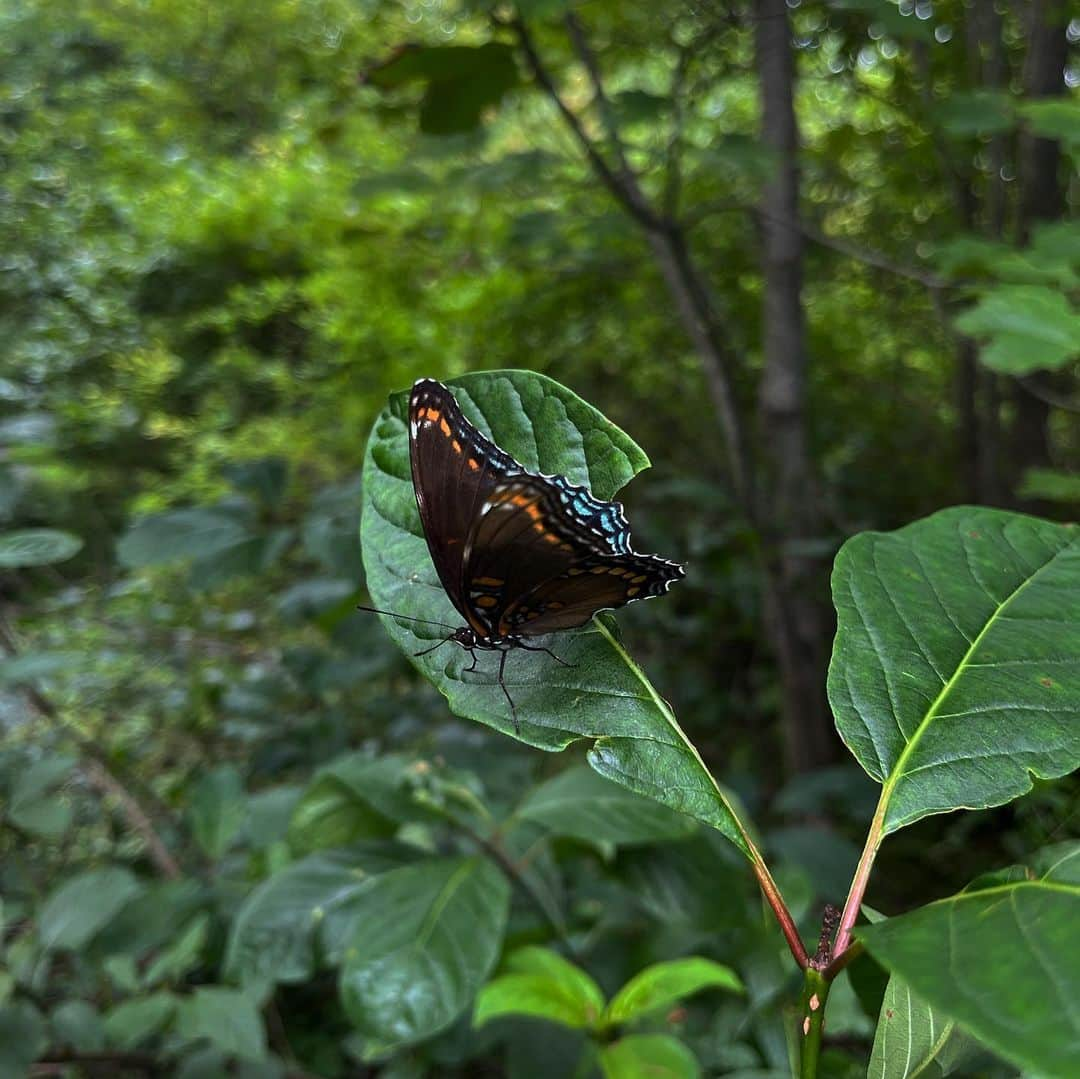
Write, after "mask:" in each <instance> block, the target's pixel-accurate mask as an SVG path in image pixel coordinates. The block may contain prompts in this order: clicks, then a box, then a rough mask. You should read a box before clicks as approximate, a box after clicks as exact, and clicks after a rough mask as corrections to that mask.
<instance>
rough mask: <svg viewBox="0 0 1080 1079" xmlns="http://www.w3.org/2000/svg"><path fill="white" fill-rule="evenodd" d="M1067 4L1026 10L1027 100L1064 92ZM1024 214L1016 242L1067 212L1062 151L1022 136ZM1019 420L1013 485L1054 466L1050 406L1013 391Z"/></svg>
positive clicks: (1046, 0)
mask: <svg viewBox="0 0 1080 1079" xmlns="http://www.w3.org/2000/svg"><path fill="white" fill-rule="evenodd" d="M1065 27H1066V18H1065V3H1064V0H1031V2H1030V4H1029V5H1028V7H1027V28H1026V29H1027V55H1026V57H1025V60H1024V77H1023V82H1024V94H1025V96H1026V97H1029V98H1040V97H1055V96H1059V95H1061V94H1063V93H1064V92H1065V82H1064V68H1065V61H1066V58H1067V53H1068V44H1067V39H1066V36H1065ZM1017 171H1018V175H1019V177H1020V209H1019V214H1018V215H1017V239H1018V240H1019V242H1020V243H1021V244H1026V243H1027V242H1028V241H1029V240H1030V238H1031V231H1032V227H1033V226H1034V225H1035V224H1037V223H1038V222H1040V221H1054V220H1057V219H1058V218H1060V217H1061V216H1062V214H1063V213H1064V211H1065V189H1064V185H1063V184H1062V181H1061V176H1060V172H1061V147H1060V145H1059V144H1058V142H1057V141H1056V140H1055V139H1044V138H1039V137H1037V136H1035V135H1032V134H1031V133H1029V132H1023V133H1022V134H1021V136H1020V146H1019V168H1018V170H1017ZM1013 401H1014V407H1015V416H1014V420H1013V427H1012V431H1011V436H1012V437H1011V451H1012V452H1011V455H1010V456H1011V462H1010V463H1011V465H1012V474H1013V478H1014V481H1018V480H1019V479H1020V478H1021V477H1022V476H1023V474H1024V472H1025V471H1026V470H1027V469H1029V468H1040V467H1046V466H1048V465H1049V464H1050V440H1049V436H1048V432H1047V422H1048V420H1049V418H1050V409H1049V407H1048V406H1047V404H1046V402H1045V401H1043V400H1041V399H1039V398H1038V397H1036V396H1034V395H1033V394H1032V393H1030V392H1029V391H1028V390H1026V389H1025V388H1024V387H1023V385H1022V384H1020V383H1015V384H1014V386H1013Z"/></svg>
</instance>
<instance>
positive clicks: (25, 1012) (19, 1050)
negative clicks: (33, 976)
mask: <svg viewBox="0 0 1080 1079" xmlns="http://www.w3.org/2000/svg"><path fill="white" fill-rule="evenodd" d="M47 1044H48V1038H47V1032H46V1029H45V1020H44V1019H42V1017H41V1012H39V1011H38V1010H37V1008H35V1007H34V1006H33V1004H30V1003H28V1002H27V1001H24V1000H17V1001H15V1002H14V1003H13V1004H9V1005H8V1006H7V1007H6V1008H0V1079H24V1077H25V1076H26V1075H28V1074H29V1072H30V1065H31V1064H33V1063H34V1061H35V1060H36V1059H37V1058H38V1057H39V1056H40V1055H41V1053H43V1052H44V1050H45V1047H46V1045H47Z"/></svg>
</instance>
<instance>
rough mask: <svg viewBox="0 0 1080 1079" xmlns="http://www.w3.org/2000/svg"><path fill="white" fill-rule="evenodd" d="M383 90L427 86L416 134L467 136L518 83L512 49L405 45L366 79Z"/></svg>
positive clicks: (500, 45)
mask: <svg viewBox="0 0 1080 1079" xmlns="http://www.w3.org/2000/svg"><path fill="white" fill-rule="evenodd" d="M367 81H368V82H369V83H370V84H371V85H373V86H379V87H382V88H383V89H394V88H397V87H400V86H404V85H406V84H407V83H410V82H422V83H424V84H425V90H424V96H423V100H422V101H421V103H420V130H421V131H423V132H425V133H426V134H429V135H452V134H456V133H460V132H465V131H471V130H473V129H474V128H475V127H477V126H478V125H479V123H480V120H481V117H482V115H483V113H484V110H485V109H487V108H490V107H492V106H494V105H497V104H498V103H499V102H500V101H501V100H502V98H503V96H504V95H505V94H506V93H507V91H509V90H511V89H513V88H514V87H515V86H516V85H517V84H518V71H517V64H516V62H515V60H514V49H513V46H511V45H506V44H503V43H501V42H494V41H489V42H487V43H486V44H483V45H444V46H422V45H407V46H405V47H404V48H402V49H399V50H398V52H397V53H396V54H395V55H394V56H393V57H392V58H391V59H390V60H389V61H387V62H386V63H384V64H381V65H380V66H379V67H377V68H375V69H373V70H372V71H370V72H368V74H367Z"/></svg>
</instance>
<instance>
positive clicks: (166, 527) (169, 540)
mask: <svg viewBox="0 0 1080 1079" xmlns="http://www.w3.org/2000/svg"><path fill="white" fill-rule="evenodd" d="M250 538H251V534H250V533H249V532H248V530H247V528H246V527H245V526H244V524H243V522H242V521H241V520H239V519H238V517H237V516H236V515H235V514H233V513H228V512H226V511H224V510H215V509H191V510H170V511H169V512H167V513H158V514H155V515H154V516H152V517H144V518H143V519H142V520H141V521H138V522H136V523H135V524H134V525H133V526H132V527H131V528H130V529H129V530H128V531H127V532H126V533H125V534H124V536H123V537H122V538H121V539H120V542H119V543H118V544H117V545H116V554H117V557H118V558H119V559H120V561H121V563H122V564H123V565H125V566H127V567H128V568H130V569H137V568H138V567H140V566H153V565H158V564H160V563H164V562H173V561H176V560H177V559H182V558H210V557H212V556H214V555H219V554H222V553H223V552H224V551H227V550H228V549H229V548H230V547H235V546H237V545H238V544H241V543H244V542H246V541H247V540H248V539H250Z"/></svg>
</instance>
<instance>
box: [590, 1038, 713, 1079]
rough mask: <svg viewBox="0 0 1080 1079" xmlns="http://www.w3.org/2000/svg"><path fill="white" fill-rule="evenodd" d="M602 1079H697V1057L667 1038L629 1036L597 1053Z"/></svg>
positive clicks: (681, 1044) (699, 1070) (679, 1042)
mask: <svg viewBox="0 0 1080 1079" xmlns="http://www.w3.org/2000/svg"><path fill="white" fill-rule="evenodd" d="M600 1070H601V1072H602V1073H603V1075H604V1079H698V1076H700V1075H701V1066H700V1065H699V1064H698V1061H697V1057H695V1056H694V1054H693V1053H692V1052H691V1051H690V1049H689V1048H688V1047H687V1046H685V1045H684V1044H683V1043H682V1042H681V1041H679V1039H678V1038H673V1037H672V1036H671V1035H670V1034H631V1035H629V1036H628V1037H626V1038H620V1039H619V1040H618V1041H617V1042H613V1043H612V1044H611V1045H605V1046H604V1047H603V1049H601V1050H600Z"/></svg>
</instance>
